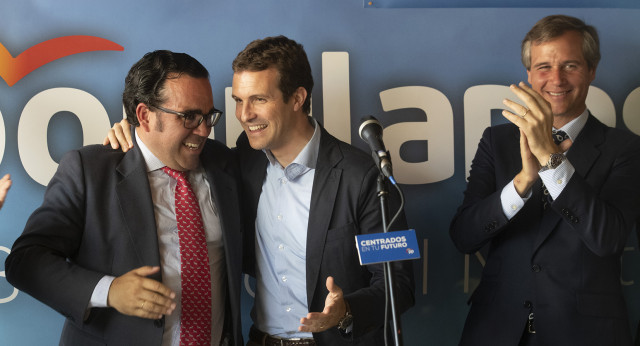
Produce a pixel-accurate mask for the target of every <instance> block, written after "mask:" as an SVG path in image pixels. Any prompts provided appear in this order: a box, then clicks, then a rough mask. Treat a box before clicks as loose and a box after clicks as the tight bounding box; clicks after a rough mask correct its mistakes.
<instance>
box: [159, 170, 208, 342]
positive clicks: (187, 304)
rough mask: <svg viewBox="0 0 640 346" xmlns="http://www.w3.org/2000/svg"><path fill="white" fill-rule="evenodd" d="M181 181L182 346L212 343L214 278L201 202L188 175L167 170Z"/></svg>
mask: <svg viewBox="0 0 640 346" xmlns="http://www.w3.org/2000/svg"><path fill="white" fill-rule="evenodd" d="M162 171H164V172H165V173H167V174H168V175H169V176H171V177H173V178H175V179H176V180H177V181H178V184H177V185H176V194H175V204H176V221H177V223H178V237H179V240H180V262H181V271H182V275H181V278H180V279H181V280H180V281H181V282H182V315H181V318H180V345H209V344H211V276H210V274H209V256H208V255H207V241H206V238H205V234H204V226H203V225H202V216H201V214H200V207H199V206H198V199H197V198H196V196H195V194H194V193H193V190H192V189H191V184H189V181H188V180H187V178H186V173H185V172H180V171H176V170H174V169H171V168H169V167H163V168H162Z"/></svg>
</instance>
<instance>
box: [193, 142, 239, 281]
mask: <svg viewBox="0 0 640 346" xmlns="http://www.w3.org/2000/svg"><path fill="white" fill-rule="evenodd" d="M210 148H211V149H212V146H205V149H204V150H203V152H202V154H201V155H200V162H201V164H202V167H203V168H204V170H205V172H206V175H207V180H208V182H209V186H210V188H211V198H212V199H213V203H214V205H215V208H216V209H217V210H218V218H219V219H220V228H221V230H222V239H223V243H224V249H225V254H226V255H225V257H226V266H227V273H240V272H241V271H242V269H241V268H240V265H241V261H242V257H241V249H240V248H239V246H240V245H241V244H242V239H241V236H242V234H241V233H240V224H239V222H240V211H239V210H238V209H237V208H236V206H238V205H239V201H238V196H239V192H238V191H237V190H236V187H237V185H236V182H235V178H234V177H232V176H230V175H229V174H228V173H227V172H226V171H225V170H224V167H226V165H228V164H229V162H226V161H223V158H222V157H220V156H221V155H216V153H215V151H214V150H209V149H210ZM228 280H229V281H230V282H231V281H232V280H231V278H228ZM229 289H232V288H231V287H230V288H229Z"/></svg>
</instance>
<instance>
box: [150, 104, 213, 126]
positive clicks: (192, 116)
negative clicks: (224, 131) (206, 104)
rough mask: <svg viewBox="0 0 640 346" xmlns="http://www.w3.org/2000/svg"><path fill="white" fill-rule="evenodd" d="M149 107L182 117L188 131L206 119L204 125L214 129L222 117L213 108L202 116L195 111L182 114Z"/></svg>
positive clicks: (158, 107)
mask: <svg viewBox="0 0 640 346" xmlns="http://www.w3.org/2000/svg"><path fill="white" fill-rule="evenodd" d="M149 106H151V107H153V108H157V109H159V110H161V111H163V112H165V113H169V114H175V115H177V116H180V117H182V118H183V119H184V127H185V128H188V129H195V128H196V127H198V126H200V124H202V121H204V120H205V119H206V122H205V124H206V125H207V126H209V127H214V126H215V125H216V124H217V123H218V120H220V116H221V115H222V111H221V110H217V109H215V108H213V109H212V110H211V112H209V113H208V114H202V113H200V112H197V111H188V112H184V113H182V112H177V111H174V110H171V109H167V108H164V107H160V106H154V105H149Z"/></svg>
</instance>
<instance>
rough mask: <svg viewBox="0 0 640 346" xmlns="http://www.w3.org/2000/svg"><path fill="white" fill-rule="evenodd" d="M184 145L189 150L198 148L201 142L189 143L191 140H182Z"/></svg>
mask: <svg viewBox="0 0 640 346" xmlns="http://www.w3.org/2000/svg"><path fill="white" fill-rule="evenodd" d="M182 144H183V145H184V146H185V147H187V148H189V150H198V149H199V148H200V144H201V143H191V142H183V143H182Z"/></svg>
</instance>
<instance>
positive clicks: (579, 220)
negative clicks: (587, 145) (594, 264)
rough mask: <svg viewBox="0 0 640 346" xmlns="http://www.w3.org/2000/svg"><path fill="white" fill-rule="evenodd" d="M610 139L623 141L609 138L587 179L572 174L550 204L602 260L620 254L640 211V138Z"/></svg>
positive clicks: (578, 174) (577, 174)
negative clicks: (639, 177) (639, 176)
mask: <svg viewBox="0 0 640 346" xmlns="http://www.w3.org/2000/svg"><path fill="white" fill-rule="evenodd" d="M618 134H620V131H618ZM612 136H616V137H619V138H620V137H621V138H624V139H622V140H616V139H611V138H609V141H611V142H612V143H613V144H608V145H607V146H606V147H605V146H603V147H602V148H601V153H600V156H599V157H598V158H597V161H596V162H595V163H594V167H592V168H591V171H590V172H589V173H588V174H587V175H586V176H582V175H581V174H580V173H578V172H576V173H574V175H573V176H572V177H571V180H570V181H569V182H568V183H567V186H566V187H565V188H564V189H563V190H562V192H561V193H560V195H559V196H558V198H557V199H556V200H555V201H554V202H553V203H552V204H551V208H553V209H554V210H555V211H556V212H557V213H558V214H559V215H561V217H562V220H563V222H565V223H567V224H569V225H570V226H571V228H572V229H573V230H574V231H576V235H577V236H579V237H580V238H581V239H582V242H583V243H584V244H585V246H586V247H587V248H588V249H589V250H590V251H591V252H593V253H594V254H596V255H598V256H601V257H604V256H611V255H616V256H619V255H620V254H621V253H622V251H623V250H624V247H625V246H626V243H627V239H628V237H629V233H630V232H631V230H632V229H633V226H634V223H635V221H636V219H637V217H638V211H640V179H638V172H640V137H637V136H626V134H625V135H624V136H622V135H612ZM575 159H576V160H579V159H580V158H575ZM603 166H604V167H603Z"/></svg>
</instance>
